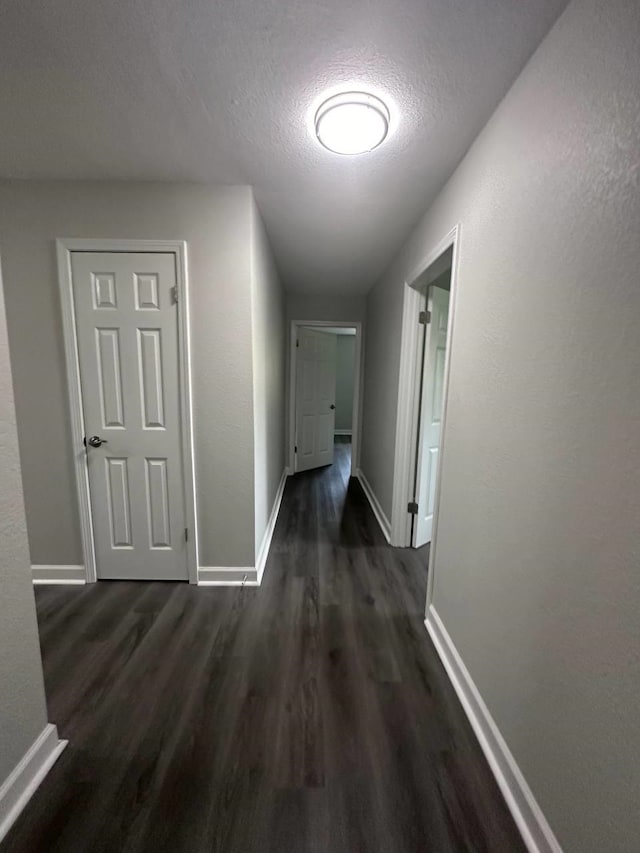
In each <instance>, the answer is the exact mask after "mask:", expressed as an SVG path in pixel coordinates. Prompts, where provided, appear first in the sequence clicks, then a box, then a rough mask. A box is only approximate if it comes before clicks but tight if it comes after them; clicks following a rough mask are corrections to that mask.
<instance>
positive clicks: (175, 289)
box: [171, 284, 178, 305]
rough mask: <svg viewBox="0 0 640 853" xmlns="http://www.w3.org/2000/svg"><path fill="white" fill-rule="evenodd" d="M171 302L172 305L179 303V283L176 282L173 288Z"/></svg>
mask: <svg viewBox="0 0 640 853" xmlns="http://www.w3.org/2000/svg"><path fill="white" fill-rule="evenodd" d="M171 304H172V305H177V304H178V285H177V284H175V285H174V286H173V287H172V288H171Z"/></svg>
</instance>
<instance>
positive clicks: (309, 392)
mask: <svg viewBox="0 0 640 853" xmlns="http://www.w3.org/2000/svg"><path fill="white" fill-rule="evenodd" d="M296 354H297V356H296V446H297V448H298V450H297V453H296V457H295V459H296V471H307V470H309V469H310V468H319V467H320V466H321V465H331V464H333V442H334V431H335V423H336V407H335V399H336V336H335V335H332V334H329V333H327V332H316V331H314V330H313V329H305V328H300V329H299V330H298V346H297V349H296Z"/></svg>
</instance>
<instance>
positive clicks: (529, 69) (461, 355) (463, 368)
mask: <svg viewBox="0 0 640 853" xmlns="http://www.w3.org/2000/svg"><path fill="white" fill-rule="evenodd" d="M638 44H640V7H639V6H638V4H637V3H636V2H633V0H612V2H610V3H607V4H606V5H603V4H601V3H598V2H597V0H573V2H572V3H570V5H569V6H568V8H567V9H566V11H565V12H564V14H563V15H562V16H561V17H560V19H559V21H558V22H557V24H556V25H555V27H554V28H553V29H552V30H551V32H550V34H549V35H548V37H547V38H546V39H545V40H544V41H543V43H542V45H541V46H540V48H539V49H538V51H537V52H536V53H535V54H534V55H533V57H532V59H531V60H530V62H529V63H528V65H527V66H526V67H525V69H524V70H523V72H522V74H521V76H520V77H519V79H518V80H517V81H516V83H515V84H514V86H513V87H512V89H511V91H510V92H509V93H508V94H507V96H506V97H505V99H504V101H503V102H502V104H501V105H500V107H499V108H498V109H497V111H496V113H495V114H494V116H493V117H492V118H491V120H490V121H489V123H488V124H487V126H486V128H485V129H484V130H483V132H482V133H481V134H480V136H479V137H478V139H477V140H476V142H475V143H474V144H473V146H472V147H471V149H470V151H469V153H468V154H467V156H466V157H465V159H464V160H463V161H462V163H461V164H460V166H459V167H458V169H457V171H456V172H455V173H454V175H453V176H452V178H451V179H450V180H449V182H448V183H447V184H446V186H445V187H444V189H443V190H442V192H441V194H440V196H439V197H438V199H437V200H436V202H435V203H434V204H433V206H432V207H431V208H430V209H429V211H428V212H427V214H426V215H425V217H424V218H423V219H422V221H421V222H420V224H419V225H418V227H417V228H416V230H415V232H414V233H413V235H412V237H411V238H410V239H409V241H408V242H407V244H406V245H405V247H404V249H403V250H402V251H401V253H400V254H399V256H398V258H397V259H396V261H395V263H394V264H393V265H392V267H391V268H390V270H389V271H388V273H387V274H386V275H385V276H384V277H383V279H382V280H381V281H380V282H379V283H378V284H377V285H376V287H375V288H374V289H373V291H372V292H371V294H370V296H369V299H368V308H367V336H366V356H365V368H366V384H365V396H364V399H365V412H364V419H363V423H364V434H363V448H362V460H361V467H362V469H363V470H364V473H365V475H366V477H367V479H368V481H369V483H370V484H371V486H372V488H373V490H374V491H375V494H376V495H377V498H378V500H379V501H380V503H381V505H382V507H383V509H384V510H385V512H387V513H389V512H390V511H391V495H392V484H393V454H394V441H395V422H396V409H397V388H398V371H399V359H400V328H401V315H402V291H403V283H404V282H405V281H407V280H411V279H412V278H414V277H415V275H416V274H417V273H418V272H420V270H421V268H422V265H423V259H424V258H425V257H426V255H427V254H428V253H429V252H430V251H431V250H432V249H433V247H435V246H436V245H437V244H438V243H439V242H440V241H441V240H442V238H443V237H444V236H445V235H446V234H447V232H448V231H449V230H450V229H451V228H452V227H453V226H455V225H456V224H458V223H459V224H460V226H461V237H460V256H459V278H458V293H457V313H456V318H455V332H454V340H453V347H452V353H451V384H450V394H449V412H448V420H447V426H446V434H445V441H444V448H443V476H442V496H441V505H440V522H439V527H438V541H437V555H436V557H435V565H434V566H433V567H432V571H434V572H435V590H434V595H435V597H434V606H435V608H436V610H437V612H438V614H439V615H440V618H441V619H442V621H443V623H444V625H445V626H446V629H447V630H448V632H449V634H450V636H451V638H452V640H453V642H454V644H455V646H456V647H457V650H458V652H459V653H460V655H461V657H462V659H463V661H464V664H465V665H466V667H467V668H468V670H469V672H470V674H471V677H472V678H473V680H474V682H475V684H476V686H477V687H478V689H479V691H480V693H481V695H482V697H483V698H484V701H485V702H486V704H487V706H488V708H489V711H490V712H491V714H492V715H493V718H494V720H495V721H496V723H497V725H498V727H499V729H500V731H501V732H502V735H503V736H504V738H505V740H506V742H507V744H508V746H509V748H510V749H511V752H512V753H513V755H514V756H515V758H516V760H517V762H518V764H519V767H520V769H521V770H522V771H523V773H524V775H525V777H526V779H527V781H528V783H529V785H530V786H531V788H532V790H533V793H534V794H535V796H536V798H537V800H538V803H539V804H540V806H541V807H542V809H543V811H544V813H545V815H546V817H547V819H548V820H549V822H550V824H551V826H552V828H553V830H554V831H555V833H556V835H557V838H558V840H559V842H560V844H561V845H562V846H563V849H564V850H565V851H566V853H600V851H603V850H606V851H608V853H630V851H632V850H635V849H636V847H637V839H638V837H639V836H640V812H639V811H638V809H637V802H638V798H639V797H640V784H639V776H638V767H639V766H640V740H639V739H638V724H637V708H638V702H639V700H640V658H639V656H638V649H639V648H640V619H639V618H638V614H639V613H640V573H639V572H638V561H639V559H640V554H639V552H638V542H640V491H639V489H638V476H637V472H638V471H640V442H639V440H638V436H639V434H640V394H639V393H638V377H639V376H640V335H639V334H638V317H639V316H640V288H639V287H638V270H639V269H640V243H639V241H638V234H640V186H639V176H640V172H639V169H638V152H639V151H640V124H639V121H638V116H640V63H639V62H638ZM425 156H428V153H427V152H425Z"/></svg>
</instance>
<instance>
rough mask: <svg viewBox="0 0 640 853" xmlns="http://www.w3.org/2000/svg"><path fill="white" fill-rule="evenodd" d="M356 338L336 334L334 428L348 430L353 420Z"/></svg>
mask: <svg viewBox="0 0 640 853" xmlns="http://www.w3.org/2000/svg"><path fill="white" fill-rule="evenodd" d="M355 359H356V339H355V336H354V335H337V336H336V429H337V430H350V429H351V427H352V421H353V392H354V381H355V372H354V371H355Z"/></svg>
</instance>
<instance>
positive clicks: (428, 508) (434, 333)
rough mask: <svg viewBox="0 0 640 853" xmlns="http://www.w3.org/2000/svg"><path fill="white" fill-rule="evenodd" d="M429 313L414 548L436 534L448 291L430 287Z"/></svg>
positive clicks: (422, 396)
mask: <svg viewBox="0 0 640 853" xmlns="http://www.w3.org/2000/svg"><path fill="white" fill-rule="evenodd" d="M427 310H428V311H430V312H431V320H430V322H429V324H428V325H427V329H426V338H425V347H424V369H423V374H422V393H421V402H420V431H419V434H418V461H417V467H416V490H415V494H416V502H417V504H418V512H417V515H416V517H415V519H414V523H413V536H412V543H411V544H412V545H413V547H414V548H419V547H420V546H422V545H426V544H427V542H430V541H431V536H432V533H433V512H434V509H435V500H436V485H437V476H438V454H439V453H440V437H441V436H440V433H441V424H442V404H443V391H444V365H445V355H446V347H447V324H448V322H449V293H448V291H446V290H443V289H442V288H440V287H430V288H429V292H428V299H427Z"/></svg>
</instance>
